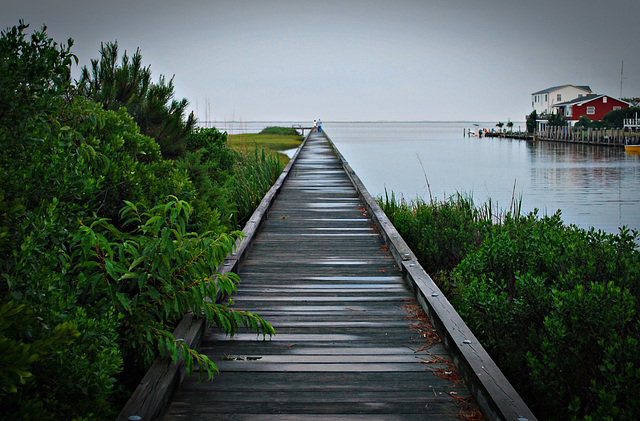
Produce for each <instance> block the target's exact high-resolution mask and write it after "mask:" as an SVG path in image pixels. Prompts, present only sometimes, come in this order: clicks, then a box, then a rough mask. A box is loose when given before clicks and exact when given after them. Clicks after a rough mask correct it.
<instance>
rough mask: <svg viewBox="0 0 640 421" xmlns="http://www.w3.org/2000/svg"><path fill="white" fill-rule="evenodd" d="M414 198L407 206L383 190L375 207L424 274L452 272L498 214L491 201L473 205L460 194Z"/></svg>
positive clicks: (480, 238)
mask: <svg viewBox="0 0 640 421" xmlns="http://www.w3.org/2000/svg"><path fill="white" fill-rule="evenodd" d="M430 201H431V203H427V202H426V201H424V200H423V199H415V200H412V201H411V202H409V203H407V202H406V201H405V200H404V199H399V200H398V199H396V197H395V195H394V193H393V192H392V193H391V195H390V196H389V193H388V192H387V191H385V196H384V198H378V204H379V205H380V207H381V208H382V210H383V211H384V212H385V213H386V214H387V216H388V217H389V219H390V220H391V222H392V223H393V224H394V225H395V227H396V229H398V231H399V232H400V234H401V235H402V237H403V238H404V239H405V241H407V243H408V244H410V246H411V248H412V250H413V252H414V253H415V254H416V257H418V259H419V260H420V261H421V262H423V267H424V268H425V269H426V270H427V272H429V273H431V274H433V275H435V276H438V274H441V273H446V272H449V271H450V270H452V269H453V268H455V267H456V265H458V264H459V263H460V261H461V260H462V259H463V258H464V256H465V255H466V254H467V253H468V252H469V250H471V249H473V248H474V247H476V246H477V245H478V244H479V243H480V242H481V241H482V236H483V232H484V231H485V230H486V228H487V227H488V226H490V225H491V224H492V222H493V221H495V220H496V219H497V218H499V217H500V215H499V214H496V213H495V210H494V206H493V204H492V202H491V201H487V202H486V203H484V204H482V205H481V206H476V205H475V203H474V200H473V197H472V196H470V195H465V194H462V193H457V194H455V195H453V196H450V197H449V198H448V199H446V200H438V199H435V198H433V197H432V198H430Z"/></svg>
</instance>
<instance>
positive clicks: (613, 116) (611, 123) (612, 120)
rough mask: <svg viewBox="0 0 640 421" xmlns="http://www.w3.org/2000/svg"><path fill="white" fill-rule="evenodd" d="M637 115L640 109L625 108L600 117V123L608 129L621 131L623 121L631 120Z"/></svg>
mask: <svg viewBox="0 0 640 421" xmlns="http://www.w3.org/2000/svg"><path fill="white" fill-rule="evenodd" d="M637 113H640V107H627V108H623V109H621V110H613V111H609V112H608V113H607V114H605V115H604V117H602V122H603V124H604V125H605V127H607V128H609V129H611V128H613V129H621V128H622V127H624V119H625V118H633V117H635V115H636V114H637Z"/></svg>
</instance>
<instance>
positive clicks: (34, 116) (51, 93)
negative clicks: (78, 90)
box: [0, 20, 77, 157]
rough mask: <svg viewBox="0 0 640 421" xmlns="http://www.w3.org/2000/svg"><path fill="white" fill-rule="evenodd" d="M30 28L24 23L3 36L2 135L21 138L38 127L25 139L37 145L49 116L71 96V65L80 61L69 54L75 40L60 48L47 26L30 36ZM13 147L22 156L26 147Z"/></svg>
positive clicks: (0, 70)
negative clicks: (27, 32)
mask: <svg viewBox="0 0 640 421" xmlns="http://www.w3.org/2000/svg"><path fill="white" fill-rule="evenodd" d="M28 27H29V25H26V24H25V23H24V22H23V21H22V20H21V21H20V23H19V24H18V25H17V26H14V27H12V28H10V29H7V30H4V31H2V34H1V36H0V127H1V128H2V131H1V132H0V136H9V137H17V138H20V137H22V135H23V134H24V133H25V131H31V130H32V129H33V128H34V127H37V128H38V130H37V131H36V133H34V134H35V136H32V137H31V138H29V139H25V141H26V142H37V141H38V139H39V138H40V137H42V136H44V135H45V133H46V132H47V126H48V116H49V114H50V113H51V112H52V111H54V110H55V109H56V108H57V107H59V106H60V104H61V103H62V102H64V99H65V96H66V95H67V94H68V93H69V90H70V88H71V84H70V75H71V64H72V63H73V62H76V63H77V58H76V57H75V56H74V55H73V54H71V52H70V49H71V46H72V45H73V40H71V39H69V40H68V44H67V45H66V46H65V45H58V44H57V43H56V42H54V41H53V39H51V38H49V37H48V36H47V34H46V32H45V31H46V26H43V27H42V30H41V31H36V32H34V33H33V34H31V36H30V37H28V35H27V34H26V33H25V31H26V29H27V28H28ZM0 139H1V138H0ZM11 146H12V147H11V150H10V152H12V153H19V152H20V149H21V147H22V146H24V145H23V144H21V143H18V144H15V145H11ZM5 153H7V152H5ZM11 157H12V156H11Z"/></svg>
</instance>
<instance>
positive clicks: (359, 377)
mask: <svg viewBox="0 0 640 421" xmlns="http://www.w3.org/2000/svg"><path fill="white" fill-rule="evenodd" d="M245 234H246V237H245V238H244V239H243V241H242V242H241V243H240V245H239V247H238V248H237V250H236V252H235V253H234V254H233V255H231V256H229V258H228V259H227V260H226V261H225V263H224V265H223V267H222V272H225V271H237V272H238V273H239V275H240V278H241V280H242V282H241V283H240V284H239V286H238V292H237V293H236V294H234V300H235V303H236V304H237V306H238V307H240V308H242V309H246V310H250V311H255V312H256V313H258V314H260V315H261V316H262V317H264V318H265V319H266V320H268V321H269V322H271V323H272V325H273V327H274V328H275V332H276V333H275V335H274V336H273V337H271V338H269V337H268V336H267V337H266V338H264V337H263V336H262V335H256V334H255V333H247V332H240V333H238V334H236V335H235V336H234V337H233V338H229V337H226V336H225V335H224V334H222V333H219V332H218V331H217V330H215V329H211V328H209V329H206V328H205V326H204V324H203V323H202V322H198V321H196V320H195V319H193V318H192V316H191V315H188V316H187V317H186V318H185V320H183V324H182V325H181V327H180V329H181V331H180V332H179V333H176V337H180V338H183V340H185V341H186V342H188V343H191V344H195V343H197V342H198V341H199V338H200V337H202V340H201V342H200V345H199V348H198V349H199V351H200V352H203V353H205V354H206V355H208V357H209V358H211V360H213V361H214V362H215V364H216V365H217V366H218V368H219V370H220V372H219V373H218V374H217V375H216V376H215V377H214V379H213V381H211V382H206V381H205V382H198V378H197V377H198V376H193V377H187V378H186V379H184V381H183V382H182V384H181V385H180V386H179V387H178V383H179V381H178V380H179V379H180V378H181V377H182V374H181V373H180V372H179V371H178V370H177V369H176V368H175V367H176V366H175V365H173V364H172V363H171V361H170V359H168V358H167V359H164V360H163V359H158V360H156V363H154V365H153V366H152V368H151V369H150V371H149V372H148V373H147V376H146V377H145V379H143V381H142V383H141V384H140V386H139V388H138V390H136V392H135V393H134V395H133V396H132V398H131V399H130V400H129V403H128V404H127V406H126V407H125V408H124V410H123V411H122V413H121V415H120V418H119V419H121V420H127V419H143V420H147V419H154V418H159V417H164V419H165V420H174V419H212V418H215V419H221V420H222V419H275V418H274V417H277V418H278V419H283V418H284V419H303V418H312V419H336V418H337V419H389V418H390V417H391V418H393V419H425V416H427V417H429V418H428V419H430V420H439V419H441V420H444V419H456V418H457V417H459V416H460V415H461V414H465V416H467V417H471V416H473V417H474V418H464V419H481V418H480V412H479V411H478V408H479V409H480V410H481V412H482V413H483V414H484V416H485V417H486V419H501V420H513V421H515V420H534V419H535V417H534V416H533V414H532V413H531V411H530V410H529V409H528V407H527V406H526V405H525V404H524V403H523V401H522V400H521V398H520V397H519V396H518V394H517V393H516V392H515V390H514V389H513V388H512V387H511V385H510V384H509V382H508V381H507V380H506V379H505V377H504V376H503V375H502V373H501V372H500V371H499V370H498V368H497V367H496V366H495V364H494V362H493V361H492V360H491V359H490V357H489V356H488V355H487V353H486V352H485V350H484V349H483V347H482V346H481V345H480V344H479V343H478V341H477V339H476V338H475V337H474V335H473V334H472V333H471V331H470V330H469V329H468V328H467V326H466V325H465V324H464V323H463V322H462V320H461V319H460V317H459V316H458V314H457V313H456V311H455V310H454V309H453V308H452V307H451V305H450V304H449V302H448V301H447V299H446V298H445V297H444V295H443V294H442V293H441V291H440V290H439V289H438V287H437V286H436V285H435V284H434V283H433V281H432V280H431V278H430V277H429V276H428V275H427V274H426V272H425V271H424V270H423V269H422V267H421V265H420V264H419V263H418V262H417V260H416V258H415V256H414V254H413V253H412V251H411V250H410V249H409V248H408V246H407V245H406V244H405V242H404V241H403V240H402V238H401V237H400V235H399V234H398V232H397V231H396V230H395V228H394V227H393V226H392V225H391V223H390V222H389V220H388V219H387V217H386V216H385V215H384V213H383V212H382V210H381V209H380V207H379V206H378V205H377V204H376V202H375V201H374V200H373V198H372V197H371V196H370V195H369V193H368V192H367V191H366V189H365V188H364V187H363V185H362V183H361V182H360V180H359V178H358V177H357V175H356V174H355V173H354V172H353V170H352V169H351V168H350V166H349V165H348V163H347V162H346V161H345V160H344V159H343V158H342V156H341V154H340V153H339V152H338V151H337V149H336V148H335V146H334V145H333V143H332V142H331V141H330V140H329V139H328V137H327V136H326V135H325V134H324V133H318V132H311V133H310V134H309V135H308V136H307V138H306V139H305V141H304V143H303V144H302V146H301V147H300V148H299V149H298V151H297V153H296V155H295V156H294V157H293V159H292V160H291V161H290V163H289V164H288V166H287V167H286V168H285V170H284V172H283V173H282V175H281V176H280V178H279V179H278V180H277V182H276V184H275V185H274V187H273V188H272V189H271V190H270V191H269V193H267V195H266V197H265V198H264V200H263V201H262V203H261V205H260V206H259V207H258V209H257V210H256V212H255V213H254V215H253V216H252V217H251V219H250V220H249V222H248V223H247V226H246V228H245ZM194 346H195V345H194ZM176 387H178V389H177V392H175V394H174V395H173V390H174V389H175V388H176ZM172 395H173V398H170V396H172ZM165 406H166V407H165ZM131 417H134V418H131ZM136 417H140V418H136Z"/></svg>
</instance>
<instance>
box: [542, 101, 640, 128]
mask: <svg viewBox="0 0 640 421" xmlns="http://www.w3.org/2000/svg"><path fill="white" fill-rule="evenodd" d="M630 105H631V104H629V103H628V102H625V101H621V100H619V99H615V98H612V97H610V96H608V95H595V94H592V95H586V96H583V97H580V98H576V99H574V100H571V101H567V102H561V103H559V104H554V105H553V108H555V109H556V112H557V113H558V114H560V115H563V116H565V117H566V118H567V120H569V123H570V124H571V125H573V124H574V123H576V122H577V121H578V120H580V117H582V116H586V117H588V118H589V120H602V118H603V117H604V116H605V114H607V113H608V112H610V111H614V110H621V109H623V108H627V107H629V106H630Z"/></svg>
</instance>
